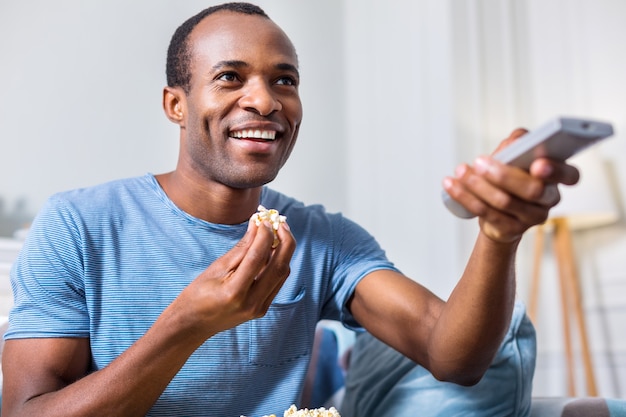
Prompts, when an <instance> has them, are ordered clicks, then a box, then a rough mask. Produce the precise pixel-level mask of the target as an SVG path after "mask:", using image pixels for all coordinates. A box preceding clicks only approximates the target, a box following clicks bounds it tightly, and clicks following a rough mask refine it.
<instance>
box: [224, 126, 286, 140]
mask: <svg viewBox="0 0 626 417" xmlns="http://www.w3.org/2000/svg"><path fill="white" fill-rule="evenodd" d="M228 136H229V137H231V138H234V139H252V140H263V141H273V140H275V139H276V131H275V130H264V129H243V130H233V131H231V132H230V133H229V134H228Z"/></svg>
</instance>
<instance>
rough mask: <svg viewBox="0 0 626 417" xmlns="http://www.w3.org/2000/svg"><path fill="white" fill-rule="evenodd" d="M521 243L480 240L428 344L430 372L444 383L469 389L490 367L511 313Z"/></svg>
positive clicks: (443, 309)
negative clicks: (435, 373)
mask: <svg viewBox="0 0 626 417" xmlns="http://www.w3.org/2000/svg"><path fill="white" fill-rule="evenodd" d="M518 243H519V242H518V241H516V242H513V243H500V242H495V241H493V240H491V239H490V238H488V237H486V236H485V235H484V234H482V233H481V234H480V235H479V237H478V239H477V242H476V245H475V247H474V250H473V252H472V254H471V256H470V259H469V261H468V264H467V267H466V269H465V271H464V273H463V276H462V278H461V280H460V281H459V283H458V284H457V286H456V287H455V289H454V291H453V292H452V294H451V295H450V297H449V299H448V301H447V302H446V303H445V305H444V306H443V308H442V309H441V312H440V316H439V319H438V321H437V324H436V326H435V328H434V329H433V333H432V337H431V339H430V346H429V352H430V354H429V357H430V358H431V360H432V364H433V366H432V368H434V369H435V370H436V369H441V370H442V372H441V374H440V375H437V376H438V377H439V378H440V379H446V380H450V379H452V380H455V381H457V382H460V383H467V384H471V383H474V382H477V380H478V379H479V378H480V376H482V374H483V373H484V371H486V369H487V368H488V367H489V365H490V364H491V361H492V360H493V357H494V355H495V353H496V352H497V350H498V348H499V346H500V344H501V342H502V338H503V337H504V335H505V334H506V332H507V330H508V327H509V324H510V319H511V314H512V311H513V305H514V301H515V289H516V288H515V286H516V283H515V253H516V249H517V246H518ZM435 364H440V365H443V366H435ZM456 369H458V370H462V371H461V372H455V370H456Z"/></svg>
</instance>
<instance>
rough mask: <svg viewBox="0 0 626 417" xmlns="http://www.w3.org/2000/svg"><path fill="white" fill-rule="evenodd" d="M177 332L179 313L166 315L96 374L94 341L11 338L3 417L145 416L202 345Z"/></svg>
mask: <svg viewBox="0 0 626 417" xmlns="http://www.w3.org/2000/svg"><path fill="white" fill-rule="evenodd" d="M166 311H167V310H166ZM172 319H174V320H172ZM170 326H171V327H170ZM168 328H169V329H168ZM175 332H176V325H175V315H172V314H169V313H167V314H163V315H162V316H161V318H159V320H157V323H155V325H154V326H153V327H152V328H151V329H150V330H148V332H147V333H146V334H145V335H144V336H143V337H142V338H141V339H139V340H138V341H137V342H136V343H135V344H134V345H133V346H131V347H130V348H129V349H128V350H127V351H126V352H124V353H123V354H122V355H120V356H119V357H118V358H116V359H115V360H114V361H113V362H111V363H110V364H109V365H108V366H107V367H105V368H103V369H101V370H99V371H96V372H93V373H88V372H89V369H90V363H91V353H90V352H91V351H90V346H89V340H88V339H78V338H42V339H36V338H34V339H14V340H7V342H6V344H5V348H4V351H3V355H2V362H3V363H2V369H3V373H4V378H3V379H4V386H3V395H2V399H3V401H2V415H3V416H4V417H13V416H40V415H46V416H67V417H69V416H87V415H108V416H115V415H120V416H134V415H137V416H143V415H145V414H146V413H147V412H148V411H149V410H150V408H151V407H152V405H153V404H154V402H155V401H156V400H157V399H158V397H159V396H160V395H161V393H162V392H163V390H164V389H165V388H166V387H167V384H168V383H169V381H170V380H171V379H172V378H173V377H174V375H176V373H177V372H178V370H179V369H180V368H181V367H182V365H183V364H184V363H185V361H186V360H187V358H188V357H189V355H191V353H193V351H194V350H195V349H196V348H197V346H199V344H200V343H202V341H201V340H199V339H200V338H199V337H198V336H195V337H194V339H196V340H195V341H193V340H191V338H189V335H188V337H187V339H186V340H185V339H184V338H181V335H180V334H176V333H175ZM172 340H177V343H172V342H171V341H172ZM183 341H184V342H183Z"/></svg>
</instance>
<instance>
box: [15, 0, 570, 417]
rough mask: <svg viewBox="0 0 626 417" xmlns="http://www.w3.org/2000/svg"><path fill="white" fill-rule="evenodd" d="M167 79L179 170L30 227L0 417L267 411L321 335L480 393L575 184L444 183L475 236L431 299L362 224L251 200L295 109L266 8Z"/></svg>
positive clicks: (210, 13)
mask: <svg viewBox="0 0 626 417" xmlns="http://www.w3.org/2000/svg"><path fill="white" fill-rule="evenodd" d="M167 75H168V86H167V87H165V89H164V92H163V107H164V110H165V113H166V115H167V117H168V118H169V119H170V120H171V121H172V122H174V123H176V124H178V125H179V126H180V154H179V159H178V163H177V166H176V169H175V170H174V171H173V172H170V173H166V174H161V175H156V176H152V175H146V176H144V177H140V178H132V179H128V180H122V181H115V182H112V183H109V184H104V185H100V186H97V187H93V188H88V189H84V190H76V191H71V192H67V193H62V194H59V195H56V196H53V197H52V198H51V199H50V200H49V201H48V203H47V205H46V206H45V207H44V208H43V210H42V211H41V213H40V214H39V215H38V217H37V219H36V220H35V222H34V223H33V226H32V229H31V231H30V233H29V237H28V239H27V241H26V242H25V245H24V249H23V251H22V253H21V255H20V257H19V259H18V261H17V262H16V265H15V268H14V270H13V272H12V281H13V285H14V288H15V291H14V295H15V308H14V310H13V311H12V313H11V318H10V320H11V323H10V329H9V331H8V333H7V335H6V339H7V342H6V347H5V352H4V357H3V369H4V372H5V376H4V384H5V385H4V392H3V416H25V415H46V416H57V415H59V416H61V415H62V416H65V417H67V416H93V415H106V416H116V415H119V416H134V415H137V416H139V415H146V414H148V415H151V416H175V415H181V416H182V415H184V416H200V415H203V416H239V415H240V414H245V415H249V416H260V415H263V414H269V413H280V412H281V411H282V410H284V409H286V408H287V407H288V406H289V405H290V404H291V403H294V402H295V403H297V401H298V396H299V393H300V390H301V387H302V381H303V378H304V374H305V372H306V369H307V364H308V359H309V355H310V351H311V344H312V340H313V335H314V330H315V325H316V323H317V321H318V320H319V319H323V318H326V319H337V320H341V321H342V322H344V323H345V324H346V325H348V326H355V327H359V326H362V327H364V328H366V329H367V330H369V331H370V332H371V333H372V334H373V335H375V336H376V337H378V338H380V339H381V340H383V341H384V342H386V343H387V344H389V345H391V346H393V347H394V348H396V349H397V350H399V351H400V352H402V353H404V354H405V355H407V356H408V357H410V358H412V359H413V360H415V361H416V362H418V363H420V364H422V365H424V366H425V367H426V368H428V369H429V370H430V371H431V372H432V373H433V374H434V375H435V376H436V377H437V378H439V379H442V380H448V381H453V382H457V383H459V384H473V383H475V382H477V381H478V380H479V379H480V378H481V376H482V374H483V373H484V372H485V370H486V369H487V368H488V366H489V364H490V362H491V360H492V358H493V356H494V354H495V352H496V350H497V349H498V346H499V344H500V342H501V340H502V337H503V336H504V334H505V333H506V331H507V328H508V324H509V321H510V317H511V312H512V308H513V301H514V293H515V274H514V260H515V252H516V248H517V246H518V243H519V240H520V238H521V236H522V234H523V233H524V231H525V230H527V229H528V228H529V227H531V226H532V225H535V224H538V223H541V222H543V221H544V220H545V219H546V217H547V214H548V211H549V209H550V208H551V207H552V206H553V205H555V204H556V203H557V202H558V200H559V194H558V190H557V187H556V184H557V183H565V184H573V183H575V182H576V181H577V179H578V172H577V170H576V169H575V168H573V167H570V166H568V165H566V164H562V163H557V162H554V161H548V160H538V161H536V162H535V163H534V164H533V166H532V167H531V170H530V173H528V172H524V171H522V170H518V169H514V168H511V167H506V166H502V165H501V164H498V163H497V162H495V161H493V160H492V159H490V158H488V157H484V158H481V159H479V160H478V161H477V162H476V164H475V165H474V166H467V165H463V166H461V167H459V169H457V173H456V174H457V175H456V177H455V178H447V179H445V180H444V187H445V188H446V190H447V191H448V192H449V194H450V195H451V196H452V197H453V198H454V199H455V200H457V201H459V202H460V203H461V204H463V205H464V206H465V207H466V208H467V209H468V210H470V211H471V212H473V213H475V214H476V215H478V216H479V222H480V229H481V230H480V233H479V236H478V239H477V241H476V245H475V249H474V251H473V254H472V255H471V257H470V260H469V263H468V265H467V269H466V271H465V273H464V274H463V276H462V277H461V279H460V281H459V283H458V285H457V286H456V288H455V290H454V291H453V293H452V294H451V296H450V298H449V300H448V301H447V302H444V301H442V300H440V299H439V298H437V297H436V296H435V295H433V294H432V293H431V292H429V291H428V290H427V289H426V288H424V287H423V286H421V285H420V284H418V283H416V282H415V281H413V280H411V279H409V278H407V277H405V276H403V275H402V274H401V273H400V272H399V271H397V270H396V269H395V268H394V267H393V265H392V264H391V263H390V262H389V261H388V260H387V259H386V258H385V255H384V253H383V251H382V250H381V249H380V248H379V247H378V245H377V244H376V242H375V241H374V239H373V238H372V237H371V236H369V235H368V234H367V233H366V232H365V231H364V230H363V229H361V228H360V227H359V226H357V225H355V224H354V223H352V222H350V221H349V220H347V219H345V218H343V217H342V216H341V215H334V214H328V213H326V212H325V211H324V210H323V209H322V208H321V207H319V206H309V207H305V206H304V205H302V204H301V203H298V202H297V201H295V200H293V199H290V198H288V197H286V196H284V195H281V194H279V193H276V192H274V191H272V190H270V189H268V188H266V187H264V185H265V184H267V183H268V182H270V181H272V180H273V179H274V178H275V177H276V175H277V173H278V171H279V170H280V168H281V167H282V166H283V164H284V163H285V161H286V160H287V158H288V157H289V154H290V152H291V150H292V148H293V146H294V145H295V142H296V138H297V135H298V131H299V129H300V124H301V121H302V107H301V103H300V98H299V95H298V85H299V82H300V79H299V73H298V61H297V56H296V52H295V49H294V47H293V45H292V43H291V41H290V40H289V38H288V37H287V36H286V35H285V34H284V32H283V31H282V30H281V29H280V28H279V27H278V26H277V25H276V24H275V23H274V22H272V21H271V20H270V19H269V18H268V17H267V16H266V15H265V13H264V12H263V11H262V10H261V9H259V8H257V7H255V6H252V5H249V4H226V5H222V6H216V7H213V8H209V9H207V10H205V11H203V12H201V13H200V14H198V15H197V16H194V17H192V18H191V19H189V20H188V21H187V22H185V23H184V24H183V25H182V26H181V27H180V28H179V29H178V30H177V31H176V33H175V34H174V36H173V38H172V42H171V44H170V48H169V50H168V63H167ZM522 133H523V131H516V132H514V134H513V135H512V136H511V138H510V140H514V139H515V137H517V136H519V135H521V134H522ZM259 204H263V205H264V206H265V207H268V208H276V209H278V210H279V211H280V212H281V213H282V214H285V215H286V216H287V223H284V224H282V225H281V226H280V227H279V228H278V230H277V231H276V233H277V238H278V240H279V242H280V243H279V244H278V246H277V247H275V248H274V247H273V241H274V233H273V230H272V228H271V225H269V224H267V223H263V224H262V225H261V226H259V227H257V226H256V225H255V223H254V222H252V221H248V219H250V217H251V216H252V215H253V214H254V213H255V212H256V210H257V206H258V205H259ZM407 238H408V237H407ZM408 239H409V238H408ZM296 242H297V243H296Z"/></svg>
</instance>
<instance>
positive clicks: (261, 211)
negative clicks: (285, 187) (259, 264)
mask: <svg viewBox="0 0 626 417" xmlns="http://www.w3.org/2000/svg"><path fill="white" fill-rule="evenodd" d="M257 210H258V211H257V212H256V213H254V214H253V215H252V218H253V219H254V223H255V224H256V225H257V226H260V225H261V223H263V222H264V221H268V222H269V223H270V224H271V225H272V230H273V231H274V243H272V248H275V247H276V246H278V244H279V243H280V240H278V228H279V227H280V224H281V223H285V221H286V220H287V217H285V216H282V215H281V214H280V213H279V212H278V210H276V209H269V210H268V209H266V208H265V207H263V206H262V205H259V207H258V208H257Z"/></svg>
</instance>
